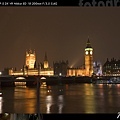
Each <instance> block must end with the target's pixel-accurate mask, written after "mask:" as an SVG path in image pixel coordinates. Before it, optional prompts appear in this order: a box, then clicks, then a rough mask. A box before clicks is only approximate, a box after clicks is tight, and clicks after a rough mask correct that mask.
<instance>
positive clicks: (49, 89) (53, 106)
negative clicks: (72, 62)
mask: <svg viewBox="0 0 120 120" xmlns="http://www.w3.org/2000/svg"><path fill="white" fill-rule="evenodd" d="M1 92H2V96H1V97H0V113H24V114H33V113H37V112H38V110H39V112H40V113H43V114H51V113H57V114H61V113H63V114H64V113H115V114H117V113H118V112H119V111H120V84H65V85H53V86H45V87H42V86H41V87H40V91H39V93H40V94H39V96H40V97H39V98H37V89H36V88H35V87H26V86H16V87H3V88H1Z"/></svg>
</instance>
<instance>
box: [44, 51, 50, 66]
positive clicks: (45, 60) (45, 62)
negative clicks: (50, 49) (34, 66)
mask: <svg viewBox="0 0 120 120" xmlns="http://www.w3.org/2000/svg"><path fill="white" fill-rule="evenodd" d="M48 67H49V64H48V59H47V54H46V52H45V58H44V68H48Z"/></svg>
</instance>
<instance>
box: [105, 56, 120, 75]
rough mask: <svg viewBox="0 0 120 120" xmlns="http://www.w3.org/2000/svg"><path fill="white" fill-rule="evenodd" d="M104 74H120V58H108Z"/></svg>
mask: <svg viewBox="0 0 120 120" xmlns="http://www.w3.org/2000/svg"><path fill="white" fill-rule="evenodd" d="M103 75H104V76H120V60H116V59H114V58H112V59H111V60H108V58H107V60H106V62H105V63H104V65H103Z"/></svg>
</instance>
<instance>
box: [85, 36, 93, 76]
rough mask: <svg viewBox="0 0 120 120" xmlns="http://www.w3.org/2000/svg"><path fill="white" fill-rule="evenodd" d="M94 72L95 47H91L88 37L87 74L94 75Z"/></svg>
mask: <svg viewBox="0 0 120 120" xmlns="http://www.w3.org/2000/svg"><path fill="white" fill-rule="evenodd" d="M92 74H93V48H92V47H91V44H90V40H89V38H88V41H87V46H86V48H85V75H86V76H92Z"/></svg>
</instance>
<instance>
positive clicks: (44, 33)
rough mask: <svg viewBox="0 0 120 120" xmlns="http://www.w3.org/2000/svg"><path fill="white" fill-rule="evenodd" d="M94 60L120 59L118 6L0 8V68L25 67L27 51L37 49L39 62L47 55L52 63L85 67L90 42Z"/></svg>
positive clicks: (119, 15)
mask: <svg viewBox="0 0 120 120" xmlns="http://www.w3.org/2000/svg"><path fill="white" fill-rule="evenodd" d="M88 36H89V39H90V42H91V45H92V47H93V49H94V61H100V62H101V63H102V64H104V62H105V61H106V59H107V58H109V59H111V58H113V57H114V58H116V59H120V8H119V7H108V8H107V7H78V6H77V7H0V69H1V70H3V68H6V67H16V68H17V69H20V68H22V66H23V64H25V52H26V49H29V48H31V49H33V50H34V49H35V51H36V54H37V62H43V60H44V55H45V52H47V56H48V60H49V63H50V65H51V66H53V61H59V60H64V61H66V60H68V61H69V65H70V66H71V65H72V66H75V67H77V66H81V65H82V64H84V49H85V47H86V42H87V39H88Z"/></svg>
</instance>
